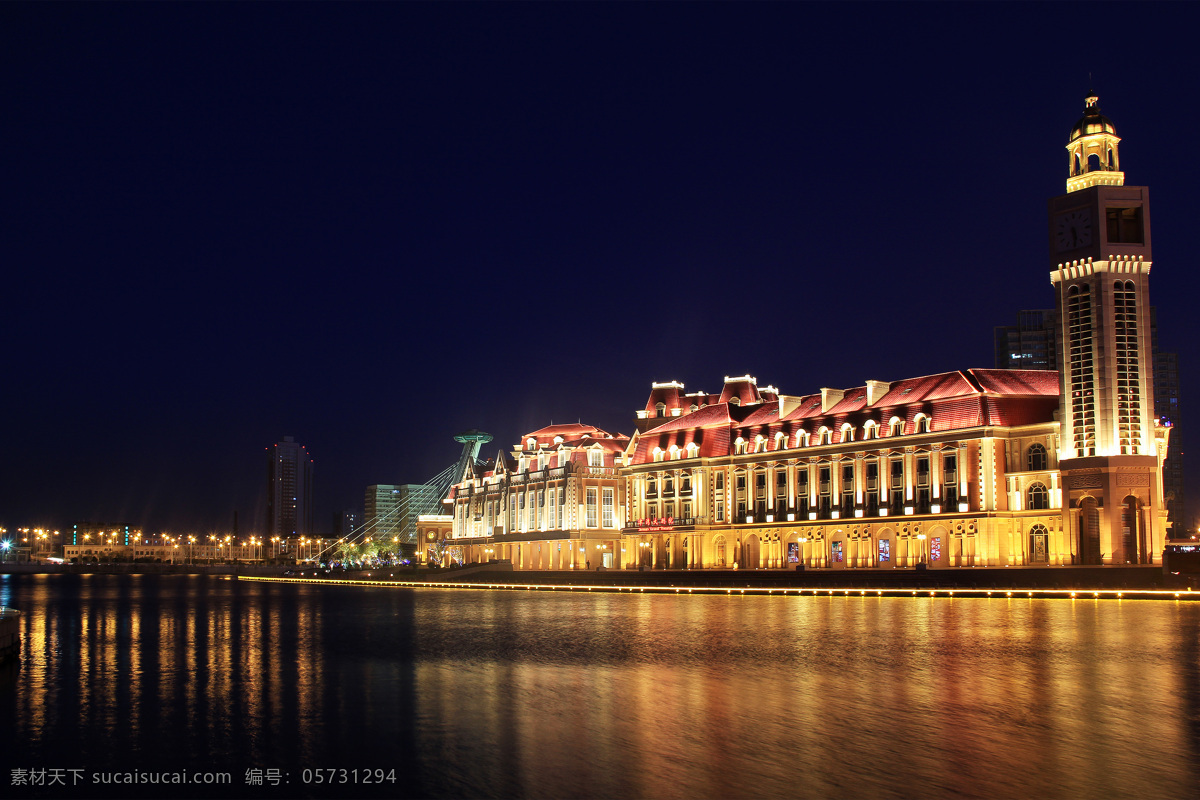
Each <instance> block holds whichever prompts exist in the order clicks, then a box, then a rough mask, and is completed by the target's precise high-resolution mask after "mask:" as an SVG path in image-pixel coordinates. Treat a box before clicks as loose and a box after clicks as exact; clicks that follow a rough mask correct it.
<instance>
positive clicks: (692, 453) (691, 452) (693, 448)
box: [687, 442, 700, 458]
mask: <svg viewBox="0 0 1200 800" xmlns="http://www.w3.org/2000/svg"><path fill="white" fill-rule="evenodd" d="M698 455H700V445H698V444H696V443H695V442H688V446H687V457H688V458H696V457H697V456H698Z"/></svg>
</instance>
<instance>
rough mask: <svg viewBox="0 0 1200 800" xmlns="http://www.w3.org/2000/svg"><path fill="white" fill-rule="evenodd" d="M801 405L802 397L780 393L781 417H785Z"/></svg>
mask: <svg viewBox="0 0 1200 800" xmlns="http://www.w3.org/2000/svg"><path fill="white" fill-rule="evenodd" d="M799 407H800V398H799V397H792V396H791V395H786V394H781V395H779V418H780V419H783V418H784V417H786V416H787V415H788V414H790V413H792V412H793V411H795V410H796V409H797V408H799Z"/></svg>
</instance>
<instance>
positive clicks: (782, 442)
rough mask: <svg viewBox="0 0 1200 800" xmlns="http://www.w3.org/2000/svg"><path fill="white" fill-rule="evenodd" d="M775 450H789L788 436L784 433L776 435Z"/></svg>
mask: <svg viewBox="0 0 1200 800" xmlns="http://www.w3.org/2000/svg"><path fill="white" fill-rule="evenodd" d="M775 449H776V450H786V449H787V434H786V433H784V432H783V431H780V432H779V433H777V434H775Z"/></svg>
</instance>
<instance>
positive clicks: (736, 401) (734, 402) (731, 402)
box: [729, 397, 742, 406]
mask: <svg viewBox="0 0 1200 800" xmlns="http://www.w3.org/2000/svg"><path fill="white" fill-rule="evenodd" d="M741 404H742V401H741V398H738V397H731V398H729V405H731V406H740V405H741Z"/></svg>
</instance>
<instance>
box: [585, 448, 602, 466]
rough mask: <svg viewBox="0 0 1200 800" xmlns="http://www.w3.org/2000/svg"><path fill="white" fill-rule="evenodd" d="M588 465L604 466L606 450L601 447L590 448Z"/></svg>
mask: <svg viewBox="0 0 1200 800" xmlns="http://www.w3.org/2000/svg"><path fill="white" fill-rule="evenodd" d="M588 466H589V467H602V466H604V451H603V450H600V449H599V448H597V449H595V450H588Z"/></svg>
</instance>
